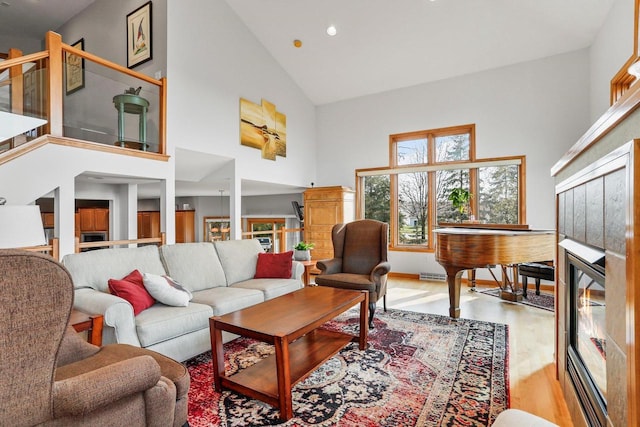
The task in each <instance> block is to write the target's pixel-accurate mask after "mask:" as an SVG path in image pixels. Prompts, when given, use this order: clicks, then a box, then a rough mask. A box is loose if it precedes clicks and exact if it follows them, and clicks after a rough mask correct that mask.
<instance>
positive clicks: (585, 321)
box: [560, 239, 607, 427]
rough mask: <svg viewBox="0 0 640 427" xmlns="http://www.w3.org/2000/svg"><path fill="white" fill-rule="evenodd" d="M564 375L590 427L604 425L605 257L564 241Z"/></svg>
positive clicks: (592, 249)
mask: <svg viewBox="0 0 640 427" xmlns="http://www.w3.org/2000/svg"><path fill="white" fill-rule="evenodd" d="M560 245H561V246H563V247H564V248H565V250H566V264H565V265H566V274H567V278H566V279H567V280H566V283H567V288H566V291H567V295H566V299H565V300H566V302H567V321H568V324H567V330H568V336H567V346H566V351H567V354H566V372H567V374H568V378H569V380H570V381H571V383H572V385H573V387H574V389H575V391H576V397H577V399H578V401H579V403H580V406H581V408H582V411H583V413H584V415H585V418H586V420H587V423H588V425H589V426H599V427H604V426H606V425H607V351H606V349H607V342H606V336H607V330H606V323H605V315H606V308H607V306H606V303H605V291H606V288H605V270H604V259H605V254H604V252H602V251H601V250H597V249H594V248H592V247H589V246H586V245H583V244H581V243H578V242H576V241H573V240H570V239H565V240H563V241H562V242H560Z"/></svg>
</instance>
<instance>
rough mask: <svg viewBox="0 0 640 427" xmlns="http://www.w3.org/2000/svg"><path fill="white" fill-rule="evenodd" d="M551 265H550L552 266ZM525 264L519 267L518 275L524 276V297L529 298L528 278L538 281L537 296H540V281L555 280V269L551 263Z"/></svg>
mask: <svg viewBox="0 0 640 427" xmlns="http://www.w3.org/2000/svg"><path fill="white" fill-rule="evenodd" d="M549 263H550V264H551V265H550V264H549ZM549 263H547V262H546V261H543V262H525V263H522V264H519V265H518V274H520V276H522V295H523V296H524V297H525V298H526V297H527V278H529V277H531V278H533V279H535V281H536V295H540V279H544V280H551V281H554V280H555V277H556V276H555V268H554V267H553V263H552V262H551V261H549Z"/></svg>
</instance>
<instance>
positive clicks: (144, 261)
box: [62, 239, 304, 361]
mask: <svg viewBox="0 0 640 427" xmlns="http://www.w3.org/2000/svg"><path fill="white" fill-rule="evenodd" d="M261 252H263V249H262V246H261V245H260V242H259V241H258V240H255V239H251V240H231V241H222V242H215V243H182V244H175V245H164V246H161V247H159V248H158V247H157V246H143V247H139V248H133V247H132V248H114V249H102V250H96V251H89V252H82V253H77V254H71V255H66V256H65V257H64V258H63V259H62V264H63V265H64V266H65V267H66V268H67V269H68V270H69V272H70V273H71V277H72V278H73V283H74V288H75V295H74V297H75V299H74V307H75V308H77V309H78V310H81V311H84V312H87V313H96V314H98V313H99V314H103V315H104V330H103V344H109V343H112V342H118V343H125V344H131V345H135V346H139V347H144V348H148V349H150V350H154V351H157V352H159V353H162V354H164V355H166V356H169V357H171V358H173V359H175V360H178V361H184V360H187V359H189V358H191V357H193V356H196V355H198V354H200V353H203V352H205V351H207V350H210V349H211V342H210V335H209V318H210V317H211V316H214V315H221V314H226V313H229V312H232V311H235V310H239V309H241V308H245V307H248V306H251V305H254V304H258V303H261V302H263V301H266V300H268V299H271V298H274V297H277V296H280V295H284V294H286V293H289V292H293V291H295V290H297V289H300V288H302V287H303V284H302V280H301V277H302V274H303V272H304V267H303V266H302V264H300V263H298V262H296V261H293V263H292V269H291V277H290V278H286V279H285V278H268V279H254V276H255V274H256V264H257V260H258V254H259V253H261ZM136 269H137V270H139V271H140V272H141V273H150V274H155V275H167V276H170V277H171V278H172V279H174V280H175V281H176V282H178V283H179V284H180V285H181V286H182V287H184V288H186V289H188V290H189V291H190V292H191V293H192V294H193V298H192V299H191V301H190V302H189V304H188V306H187V307H174V306H168V305H164V304H160V303H156V304H154V305H153V306H152V307H150V308H147V309H146V310H144V311H142V312H140V313H139V314H138V315H137V316H134V314H133V313H134V312H133V307H132V305H131V304H130V303H129V302H128V301H126V300H124V299H122V298H120V297H117V296H115V295H112V294H111V293H109V287H108V281H109V279H118V280H119V279H122V278H123V277H125V276H127V275H128V274H129V273H131V272H132V271H133V270H136ZM233 337H234V336H233V335H230V334H227V333H226V332H225V334H224V335H223V338H224V340H225V342H226V341H229V340H230V339H232V338H233Z"/></svg>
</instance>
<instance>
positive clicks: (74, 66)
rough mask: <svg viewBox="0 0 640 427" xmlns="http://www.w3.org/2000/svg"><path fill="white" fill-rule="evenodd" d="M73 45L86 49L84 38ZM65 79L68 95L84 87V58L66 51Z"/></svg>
mask: <svg viewBox="0 0 640 427" xmlns="http://www.w3.org/2000/svg"><path fill="white" fill-rule="evenodd" d="M71 47H75V48H76V49H80V50H84V38H82V39H80V40H78V41H77V42H75V43H74V44H72V45H71ZM64 81H65V93H66V94H67V95H71V94H72V93H73V92H76V91H79V90H80V89H82V88H83V87H84V58H82V57H80V56H78V55H74V54H73V53H69V52H65V53H64Z"/></svg>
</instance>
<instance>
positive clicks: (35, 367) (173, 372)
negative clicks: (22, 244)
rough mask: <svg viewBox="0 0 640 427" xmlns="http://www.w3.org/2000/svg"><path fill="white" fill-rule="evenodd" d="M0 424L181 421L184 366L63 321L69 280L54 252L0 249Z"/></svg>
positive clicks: (186, 378) (184, 412)
mask: <svg viewBox="0 0 640 427" xmlns="http://www.w3.org/2000/svg"><path fill="white" fill-rule="evenodd" d="M0 271H1V272H2V274H1V275H0V304H1V307H2V310H1V311H0V330H1V331H2V334H0V372H2V373H3V379H2V382H1V383H0V425H16V426H22V425H24V426H31V425H47V426H49V425H53V426H75V425H91V426H108V425H109V426H110V425H127V426H150V425H153V426H181V425H184V424H186V423H187V400H188V397H187V392H188V390H189V384H190V378H189V373H188V372H187V370H186V368H185V367H184V366H183V365H182V364H180V363H178V362H176V361H174V360H172V359H169V358H167V357H165V356H163V355H160V354H158V353H155V352H153V351H149V350H145V349H141V348H137V347H132V346H129V345H125V344H111V345H108V346H105V347H102V348H100V347H96V346H94V345H91V344H89V343H87V342H85V341H84V340H83V339H82V338H81V337H80V336H79V335H78V334H76V332H75V330H74V329H73V328H72V327H71V326H69V325H68V323H69V316H70V313H71V308H72V304H73V284H72V281H71V276H70V275H69V273H68V272H67V271H66V269H65V268H64V267H63V266H62V265H60V264H59V263H57V262H56V261H55V260H53V258H51V257H49V256H45V255H41V254H37V253H31V252H26V251H21V250H0Z"/></svg>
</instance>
